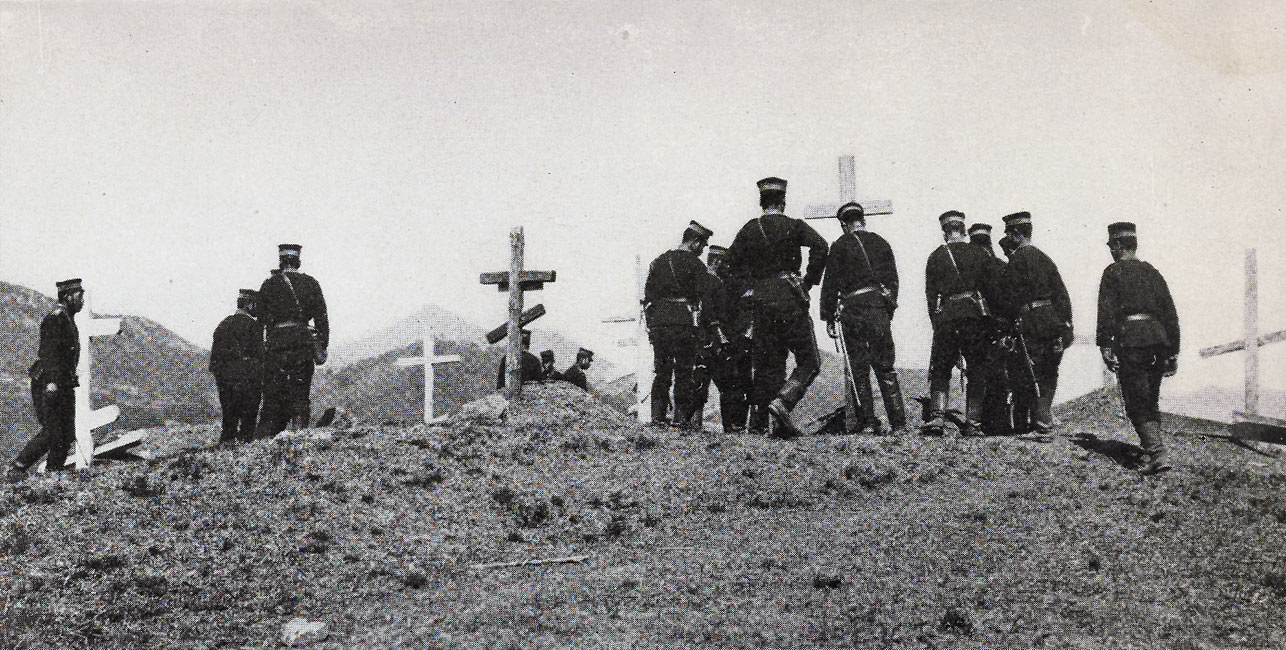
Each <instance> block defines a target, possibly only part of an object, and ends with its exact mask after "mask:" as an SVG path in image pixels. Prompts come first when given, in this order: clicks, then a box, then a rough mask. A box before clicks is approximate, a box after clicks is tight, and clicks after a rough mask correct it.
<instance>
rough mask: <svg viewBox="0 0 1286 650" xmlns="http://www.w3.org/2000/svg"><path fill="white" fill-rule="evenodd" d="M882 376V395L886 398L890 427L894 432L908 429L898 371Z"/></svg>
mask: <svg viewBox="0 0 1286 650" xmlns="http://www.w3.org/2000/svg"><path fill="white" fill-rule="evenodd" d="M890 374H891V375H892V376H889V377H880V378H879V382H880V396H881V397H883V398H884V412H885V413H886V414H887V415H888V416H889V428H890V429H892V430H893V432H894V433H901V432H902V431H904V430H906V405H905V404H904V403H903V402H902V387H901V385H899V384H898V376H897V373H896V372H893V373H890Z"/></svg>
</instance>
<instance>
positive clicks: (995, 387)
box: [981, 332, 1013, 435]
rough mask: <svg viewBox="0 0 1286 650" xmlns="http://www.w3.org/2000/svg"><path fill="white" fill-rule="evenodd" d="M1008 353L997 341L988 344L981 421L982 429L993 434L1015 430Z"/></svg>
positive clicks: (984, 367) (983, 380)
mask: <svg viewBox="0 0 1286 650" xmlns="http://www.w3.org/2000/svg"><path fill="white" fill-rule="evenodd" d="M993 335H994V332H993ZM1008 354H1009V353H1008V351H1006V350H1005V349H1004V348H1001V347H1000V346H999V345H997V344H995V343H991V344H989V345H988V346H987V350H986V361H985V362H984V366H983V373H984V374H983V377H982V384H983V387H982V393H983V395H982V407H981V423H982V430H983V431H986V432H987V433H989V434H992V435H1001V434H1007V433H1010V432H1012V431H1013V411H1012V409H1011V406H1010V399H1011V393H1010V391H1009V377H1008V372H1007V370H1008V369H1007V368H1006V356H1008Z"/></svg>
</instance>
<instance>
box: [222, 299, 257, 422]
mask: <svg viewBox="0 0 1286 650" xmlns="http://www.w3.org/2000/svg"><path fill="white" fill-rule="evenodd" d="M258 299H259V292H257V291H255V290H253V289H242V290H241V294H240V295H239V296H237V311H236V313H234V314H232V315H231V316H228V317H227V318H224V319H223V321H221V322H220V323H219V326H218V327H216V328H214V343H213V344H212V345H211V346H210V372H211V373H212V374H213V375H214V383H215V385H216V386H217V387H218V389H219V407H220V408H221V409H222V410H223V430H222V433H221V434H220V435H219V444H225V443H230V442H236V441H240V442H250V441H251V440H253V439H254V435H255V420H256V419H257V416H258V414H259V399H260V397H262V394H263V325H261V324H260V323H259V321H258V320H256V318H255V313H256V312H257V310H258V307H257V306H256V304H255V303H256V301H257V300H258Z"/></svg>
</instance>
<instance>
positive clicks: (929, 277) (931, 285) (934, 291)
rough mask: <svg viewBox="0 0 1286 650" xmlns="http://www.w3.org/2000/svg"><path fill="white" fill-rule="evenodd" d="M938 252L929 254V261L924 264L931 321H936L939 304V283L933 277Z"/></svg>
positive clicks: (925, 298) (926, 301) (925, 288)
mask: <svg viewBox="0 0 1286 650" xmlns="http://www.w3.org/2000/svg"><path fill="white" fill-rule="evenodd" d="M936 253H937V251H934V252H933V253H929V260H928V261H927V262H925V263H924V301H925V303H926V304H927V307H928V312H929V321H930V322H933V321H934V320H935V318H934V317H935V314H934V308H935V307H937V304H938V282H937V280H935V279H934V277H933V256H934V254H936Z"/></svg>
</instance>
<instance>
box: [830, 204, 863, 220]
mask: <svg viewBox="0 0 1286 650" xmlns="http://www.w3.org/2000/svg"><path fill="white" fill-rule="evenodd" d="M835 218H836V219H839V220H840V221H854V220H857V219H866V210H864V209H862V204H861V203H858V202H857V201H849V202H848V203H845V204H844V205H841V206H839V211H838V212H836V213H835Z"/></svg>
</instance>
